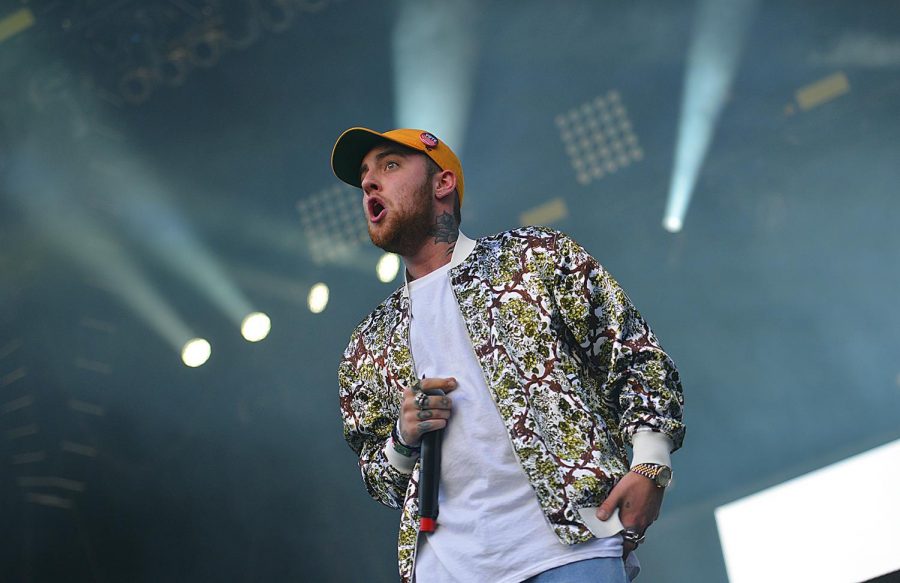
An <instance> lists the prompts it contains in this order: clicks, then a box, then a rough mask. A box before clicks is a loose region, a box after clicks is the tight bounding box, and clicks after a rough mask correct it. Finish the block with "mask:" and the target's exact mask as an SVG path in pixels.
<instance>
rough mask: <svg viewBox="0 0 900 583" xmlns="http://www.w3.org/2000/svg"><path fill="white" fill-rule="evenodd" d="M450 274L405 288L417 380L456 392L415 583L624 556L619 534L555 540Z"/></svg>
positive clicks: (504, 582) (497, 582)
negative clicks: (452, 385) (452, 384)
mask: <svg viewBox="0 0 900 583" xmlns="http://www.w3.org/2000/svg"><path fill="white" fill-rule="evenodd" d="M450 265H451V264H447V265H445V266H444V267H442V268H440V269H437V270H435V271H433V272H431V273H429V274H428V275H426V276H424V277H422V278H420V279H417V280H414V281H412V282H410V284H409V293H410V301H411V304H412V322H411V324H410V342H411V344H412V354H413V360H414V362H415V365H416V372H417V374H418V377H419V378H421V377H422V376H423V375H424V376H426V377H429V378H431V377H441V378H443V377H454V378H456V380H457V383H458V384H457V388H456V390H454V391H453V392H452V393H451V394H450V396H451V398H452V399H453V412H452V414H451V416H450V422H449V423H448V425H447V428H446V429H445V430H444V437H443V446H442V448H443V449H442V452H441V453H442V460H441V462H442V467H441V479H440V494H439V497H438V503H439V516H438V520H437V528H436V530H435V531H434V532H433V533H430V534H425V533H423V534H421V535H420V536H419V541H418V550H417V553H416V564H415V578H416V581H417V583H450V582H460V583H469V582H471V581H491V582H492V583H517V582H519V581H522V580H524V579H527V578H528V577H532V576H534V575H536V574H538V573H541V572H543V571H546V570H548V569H552V568H554V567H559V566H561V565H565V564H567V563H571V562H574V561H579V560H584V559H591V558H596V557H621V556H622V538H621V536H620V535H615V536H611V537H608V538H600V539H593V540H591V541H588V542H585V543H581V544H577V545H565V544H562V543H560V542H559V540H558V539H557V538H556V535H555V534H554V532H553V530H552V527H551V526H550V523H549V521H548V520H547V518H546V517H545V516H544V513H543V512H542V510H541V507H540V505H539V503H538V500H537V497H536V495H535V493H534V490H533V489H532V487H531V484H530V482H529V481H528V478H527V476H526V475H525V471H524V470H523V469H522V467H521V465H519V461H518V458H517V457H516V455H515V453H514V451H513V448H512V444H511V443H510V441H509V436H508V434H507V432H506V427H505V426H504V424H503V420H502V419H501V417H500V413H499V412H498V411H497V407H496V405H495V404H494V401H493V399H492V398H491V395H490V392H489V390H488V387H487V384H486V382H485V379H484V373H483V371H482V370H481V366H480V365H479V363H478V360H477V359H476V357H475V352H474V350H473V348H472V342H471V340H470V338H469V335H468V332H467V330H466V327H465V323H464V321H463V319H462V316H461V314H460V312H459V306H458V305H457V303H456V298H455V297H454V295H453V290H452V289H451V287H450V279H449V275H448V271H449V270H450Z"/></svg>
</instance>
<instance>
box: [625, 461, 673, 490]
mask: <svg viewBox="0 0 900 583" xmlns="http://www.w3.org/2000/svg"><path fill="white" fill-rule="evenodd" d="M631 471H632V472H634V473H635V474H640V475H642V476H644V477H645V478H650V479H651V480H653V482H654V483H655V484H656V487H657V488H665V487H666V486H668V485H669V484H671V483H672V468H670V467H669V466H664V465H662V464H637V465H636V466H634V467H633V468H631Z"/></svg>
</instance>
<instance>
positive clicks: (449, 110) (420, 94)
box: [392, 0, 482, 156]
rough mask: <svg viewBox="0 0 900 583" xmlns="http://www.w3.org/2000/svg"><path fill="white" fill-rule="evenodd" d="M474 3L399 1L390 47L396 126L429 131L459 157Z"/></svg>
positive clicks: (471, 65) (472, 56) (471, 76)
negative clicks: (448, 145) (391, 51)
mask: <svg viewBox="0 0 900 583" xmlns="http://www.w3.org/2000/svg"><path fill="white" fill-rule="evenodd" d="M481 13H482V11H481V10H479V6H478V5H477V3H475V2H474V0H457V1H456V2H444V1H442V0H401V1H400V2H399V5H398V10H397V18H396V22H395V24H394V31H393V39H392V41H393V42H392V48H393V71H394V95H395V96H396V101H395V106H394V107H395V109H394V116H395V120H396V122H397V126H398V127H406V128H422V129H427V130H428V131H430V132H432V133H434V135H435V136H437V137H438V139H440V140H443V141H444V142H446V143H447V144H450V146H451V147H452V148H453V149H454V151H455V152H456V154H457V155H459V156H461V155H462V154H461V152H462V150H463V147H464V141H465V140H464V138H465V129H466V126H467V125H468V122H469V108H470V105H471V101H472V94H473V87H474V81H475V64H476V60H477V56H478V39H479V35H478V34H477V31H478V26H477V24H478V22H477V19H478V18H479V16H480V14H481Z"/></svg>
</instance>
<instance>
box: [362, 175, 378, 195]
mask: <svg viewBox="0 0 900 583" xmlns="http://www.w3.org/2000/svg"><path fill="white" fill-rule="evenodd" d="M360 184H361V185H362V189H363V192H365V193H367V194H368V193H370V192H375V191H377V190H378V189H379V188H381V186H380V185H379V184H378V181H377V180H375V176H374V175H373V174H372V171H371V170H370V171H369V172H366V173H365V175H364V176H363V178H362V182H361V183H360Z"/></svg>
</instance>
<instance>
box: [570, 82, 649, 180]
mask: <svg viewBox="0 0 900 583" xmlns="http://www.w3.org/2000/svg"><path fill="white" fill-rule="evenodd" d="M555 121H556V127H557V129H559V137H560V139H562V141H563V144H564V145H565V150H566V153H567V154H568V155H569V159H570V162H571V164H572V169H573V170H574V171H575V179H576V180H578V182H579V183H580V184H588V183H590V182H591V181H592V180H599V179H601V178H603V177H604V176H606V175H607V174H611V173H613V172H616V171H617V170H619V168H623V167H625V166H628V165H629V164H631V163H632V162H637V161H639V160H641V159H643V157H644V152H643V150H641V147H640V145H639V144H638V139H637V135H635V133H634V132H633V131H632V125H631V121H630V120H629V119H628V112H627V110H626V109H625V106H624V105H622V102H621V96H620V95H619V93H618V92H617V91H609V92H608V93H606V94H605V95H603V96H598V97H595V98H594V99H593V100H591V101H589V102H587V103H584V104H582V105H580V106H578V107H575V108H573V109H570V110H569V111H567V112H564V113H561V114H559V115H557V116H556V120H555Z"/></svg>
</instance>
